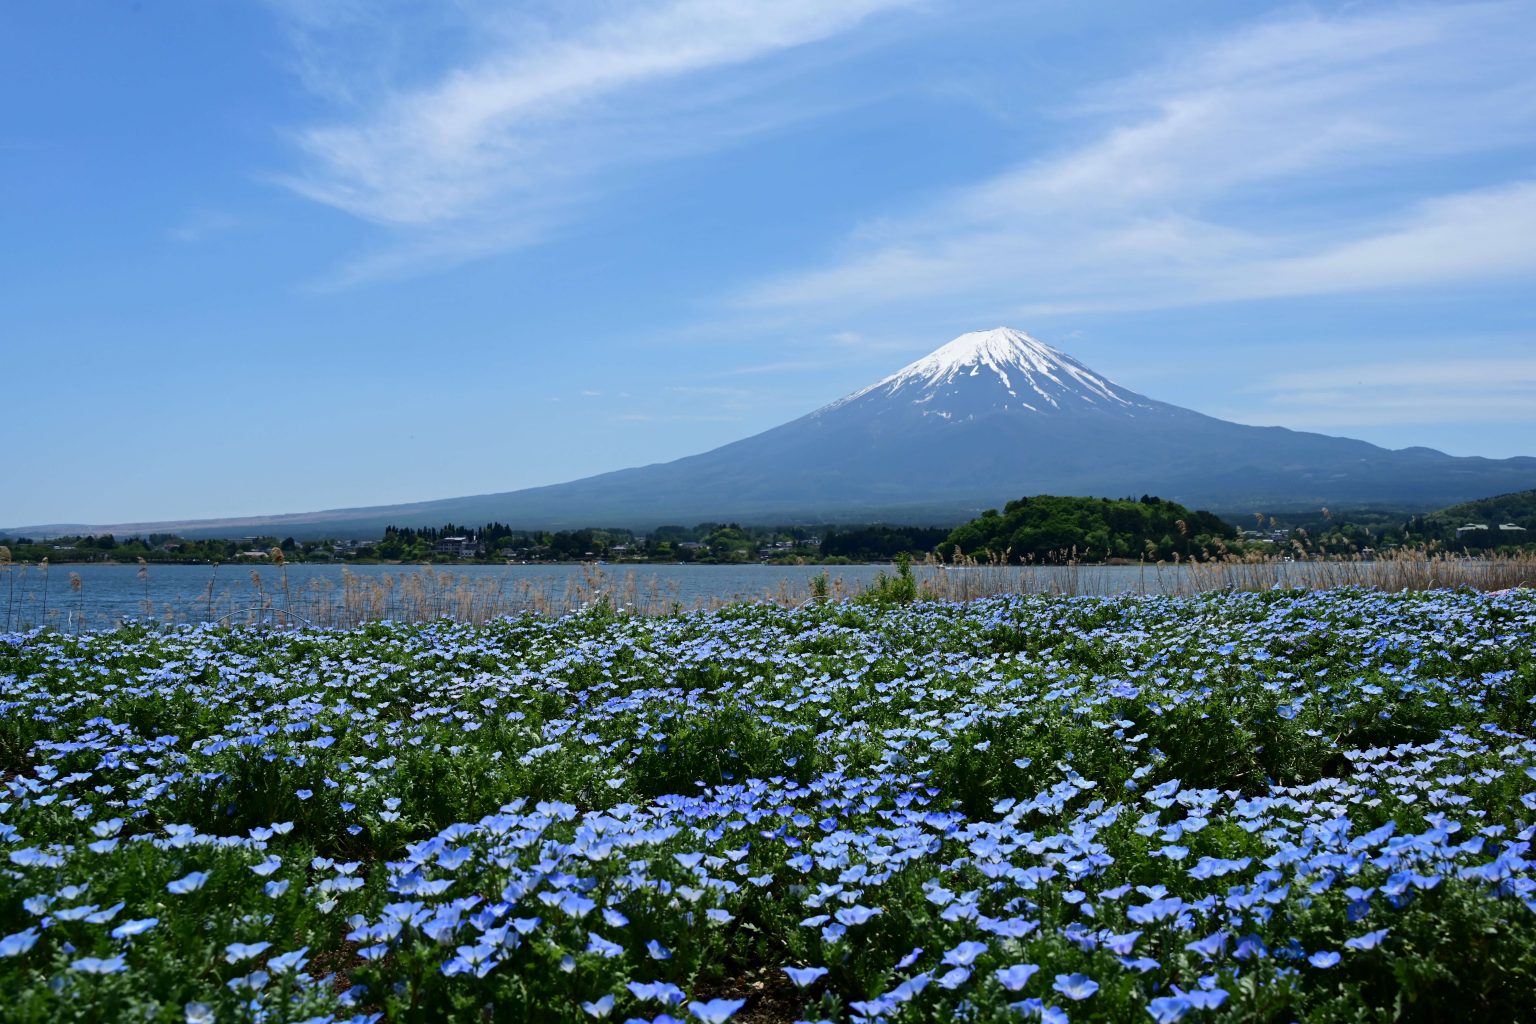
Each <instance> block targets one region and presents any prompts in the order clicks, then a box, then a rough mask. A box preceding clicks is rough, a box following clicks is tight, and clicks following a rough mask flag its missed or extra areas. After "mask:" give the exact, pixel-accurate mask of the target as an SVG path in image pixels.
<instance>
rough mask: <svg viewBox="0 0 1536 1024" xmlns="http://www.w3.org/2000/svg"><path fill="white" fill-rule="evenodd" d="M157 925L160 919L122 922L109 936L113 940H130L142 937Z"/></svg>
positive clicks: (148, 918) (150, 918) (146, 918)
mask: <svg viewBox="0 0 1536 1024" xmlns="http://www.w3.org/2000/svg"><path fill="white" fill-rule="evenodd" d="M159 923H160V919H159V918H158V917H144V918H140V919H138V920H136V921H124V922H123V923H122V924H120V925H118V926H117V927H116V928H113V929H112V932H111V935H112V937H113V938H114V939H131V938H133V937H134V936H136V935H143V934H144V933H145V932H147V931H149V930H150V929H151V928H153V927H154V926H155V925H157V924H159Z"/></svg>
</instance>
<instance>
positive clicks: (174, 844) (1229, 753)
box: [0, 591, 1536, 1024]
mask: <svg viewBox="0 0 1536 1024" xmlns="http://www.w3.org/2000/svg"><path fill="white" fill-rule="evenodd" d="M1533 696H1536V595H1533V594H1532V592H1529V591H1516V592H1512V593H1508V594H1503V595H1496V596H1492V595H1486V594H1476V593H1472V592H1470V591H1460V592H1453V591H1440V592H1431V593H1420V594H1402V595H1386V594H1380V593H1370V592H1365V591H1332V592H1314V593H1302V592H1272V593H1262V594H1222V595H1207V596H1204V597H1200V598H1188V599H1175V598H1142V597H1136V598H1113V599H1112V598H1072V599H1064V598H1049V597H1014V598H995V599H988V600H983V601H977V602H972V603H968V604H948V603H924V602H917V603H912V604H904V605H896V606H889V607H876V606H857V605H852V604H846V603H844V604H838V603H828V604H825V605H820V606H811V607H806V608H801V609H797V610H785V609H782V608H776V607H771V606H763V605H739V606H734V607H731V608H729V609H726V610H724V611H720V612H715V613H710V614H703V613H698V614H691V615H677V616H672V617H653V618H647V617H640V616H627V615H619V614H614V613H613V612H611V611H609V610H607V609H600V610H598V611H596V612H587V613H583V614H578V615H571V616H566V617H564V618H560V619H552V618H540V617H535V616H527V617H524V618H520V619H507V620H502V621H498V622H496V623H493V624H491V625H488V626H479V627H469V626H460V625H454V624H450V623H446V622H440V623H434V624H428V625H397V624H388V623H383V624H374V625H369V626H365V627H362V628H359V629H353V630H314V631H296V632H286V631H270V630H268V631H263V630H228V629H213V628H205V627H191V626H189V627H181V628H170V629H165V628H149V627H132V626H130V627H125V628H122V629H119V630H117V631H113V632H104V633H94V634H82V635H79V636H68V635H62V634H58V633H54V632H30V633H26V634H13V635H10V636H0V779H3V785H0V788H3V794H0V875H3V879H4V881H3V884H0V1019H5V1020H23V1021H50V1022H51V1021H66V1020H75V1021H149V1020H156V1021H175V1022H182V1021H185V1022H188V1024H201V1022H212V1021H219V1022H225V1021H228V1022H238V1021H300V1020H313V1021H339V1020H357V1021H372V1020H377V1019H384V1020H388V1021H401V1022H404V1021H438V1020H465V1021H515V1020H526V1021H582V1022H591V1021H603V1020H610V1021H615V1022H622V1021H626V1020H641V1021H668V1020H680V1021H696V1022H706V1024H712V1022H720V1021H726V1020H732V1021H738V1022H741V1021H785V1022H788V1021H794V1020H802V1019H803V1020H823V1019H825V1020H835V1021H880V1020H890V1021H949V1020H966V1021H1014V1020H1023V1021H1028V1020H1044V1021H1066V1020H1068V1019H1071V1020H1077V1021H1092V1020H1101V1021H1138V1020H1139V1021H1146V1020H1152V1021H1157V1022H1170V1021H1178V1020H1188V1021H1217V1020H1231V1021H1237V1020H1242V1021H1291V1020H1315V1021H1370V1020H1381V1021H1386V1020H1467V1019H1483V1020H1515V1019H1530V1014H1531V1013H1532V1010H1531V993H1532V992H1536V879H1533V867H1536V864H1533V861H1532V860H1531V859H1529V858H1528V854H1529V853H1530V845H1531V844H1530V841H1531V838H1532V836H1533V835H1536V767H1533V765H1536V731H1533V720H1536V706H1533Z"/></svg>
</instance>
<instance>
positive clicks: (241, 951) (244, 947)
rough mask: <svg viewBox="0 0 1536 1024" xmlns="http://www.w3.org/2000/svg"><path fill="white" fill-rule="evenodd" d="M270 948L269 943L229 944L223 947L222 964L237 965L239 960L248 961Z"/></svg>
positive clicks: (270, 944)
mask: <svg viewBox="0 0 1536 1024" xmlns="http://www.w3.org/2000/svg"><path fill="white" fill-rule="evenodd" d="M271 948H272V943H270V942H231V943H230V944H229V945H227V946H225V947H224V962H225V963H229V964H237V963H239V962H240V961H241V960H249V959H251V958H252V957H257V956H261V954H263V953H265V952H266V951H267V950H269V949H271Z"/></svg>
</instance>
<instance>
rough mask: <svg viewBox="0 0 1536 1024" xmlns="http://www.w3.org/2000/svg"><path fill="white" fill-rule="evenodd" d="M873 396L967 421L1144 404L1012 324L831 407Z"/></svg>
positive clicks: (962, 339) (955, 345)
mask: <svg viewBox="0 0 1536 1024" xmlns="http://www.w3.org/2000/svg"><path fill="white" fill-rule="evenodd" d="M875 396H878V397H879V398H881V399H893V400H896V401H898V402H899V401H906V402H910V403H913V404H916V405H921V406H924V407H925V408H924V409H923V412H924V414H925V415H929V416H938V417H940V418H943V419H948V420H954V419H974V418H975V417H977V416H979V415H984V414H986V413H990V412H1004V411H1008V410H1019V411H1024V412H1032V413H1052V412H1075V411H1086V410H1090V409H1092V410H1098V411H1108V410H1116V411H1120V412H1133V411H1134V410H1136V409H1138V408H1149V407H1150V406H1149V404H1148V402H1147V400H1146V399H1144V398H1142V396H1140V395H1138V394H1136V393H1135V392H1133V391H1127V390H1126V389H1125V388H1122V387H1120V386H1119V385H1118V384H1115V383H1114V382H1113V381H1111V380H1109V379H1107V378H1105V377H1102V376H1100V375H1099V374H1097V373H1094V372H1093V371H1092V370H1090V369H1088V367H1086V366H1084V365H1083V364H1082V363H1080V362H1078V361H1077V360H1076V359H1073V358H1072V357H1071V356H1069V355H1067V354H1066V353H1065V352H1061V351H1058V350H1057V349H1054V348H1052V347H1051V346H1049V345H1047V344H1046V343H1045V342H1043V341H1040V340H1039V339H1038V338H1034V337H1031V336H1030V335H1029V334H1026V333H1025V332H1023V331H1020V330H1017V329H1015V328H1012V327H996V328H993V329H992V330H990V331H971V332H969V333H967V334H962V335H960V336H959V337H958V338H955V339H954V340H953V341H950V342H948V343H947V344H945V345H942V346H940V347H939V348H937V349H935V350H934V351H932V352H930V353H929V354H928V355H926V356H924V357H923V358H921V359H918V360H916V361H915V362H912V363H908V364H907V365H906V366H904V367H902V368H901V369H900V370H897V371H896V372H895V373H893V374H891V375H890V376H888V377H885V378H884V379H882V380H879V381H877V382H875V383H874V384H871V385H870V386H869V387H867V388H864V389H863V390H861V391H857V392H855V393H854V394H852V395H849V396H848V397H847V398H845V399H843V400H841V401H839V402H835V403H833V405H832V406H829V407H828V409H829V410H830V409H833V408H838V407H843V406H846V405H849V404H851V403H855V402H859V401H860V400H861V399H867V398H872V397H875Z"/></svg>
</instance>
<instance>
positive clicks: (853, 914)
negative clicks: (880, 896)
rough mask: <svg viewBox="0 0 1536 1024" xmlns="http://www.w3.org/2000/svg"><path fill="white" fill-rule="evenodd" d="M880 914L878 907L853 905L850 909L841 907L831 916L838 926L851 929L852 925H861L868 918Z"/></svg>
mask: <svg viewBox="0 0 1536 1024" xmlns="http://www.w3.org/2000/svg"><path fill="white" fill-rule="evenodd" d="M880 912H881V911H880V909H879V908H878V907H873V908H872V907H862V906H859V905H858V904H857V903H855V904H854V905H853V906H851V907H843V908H841V909H839V910H838V911H837V913H835V914H833V915H832V916H833V917H835V918H836V919H837V921H838V923H839V924H843V925H847V926H849V927H852V926H854V925H861V924H863V923H864V922H865V921H868V920H869V919H870V918H872V917H874V916H876V915H877V914H879V913H880Z"/></svg>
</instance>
